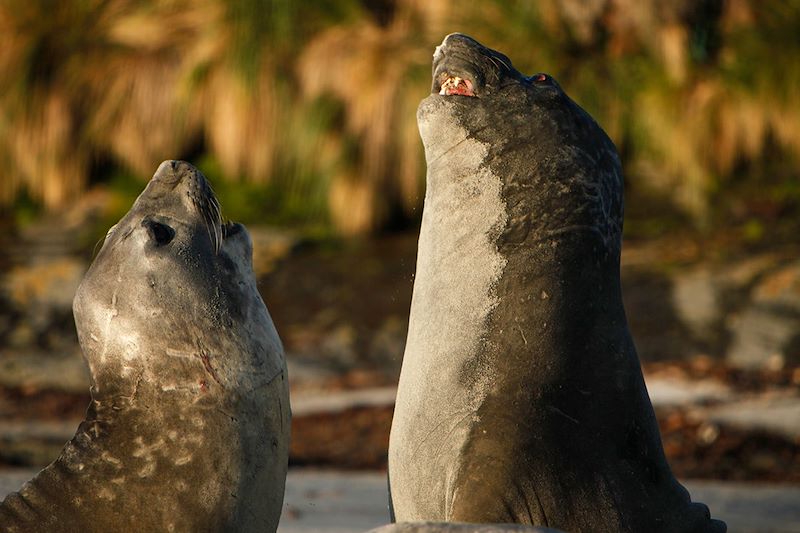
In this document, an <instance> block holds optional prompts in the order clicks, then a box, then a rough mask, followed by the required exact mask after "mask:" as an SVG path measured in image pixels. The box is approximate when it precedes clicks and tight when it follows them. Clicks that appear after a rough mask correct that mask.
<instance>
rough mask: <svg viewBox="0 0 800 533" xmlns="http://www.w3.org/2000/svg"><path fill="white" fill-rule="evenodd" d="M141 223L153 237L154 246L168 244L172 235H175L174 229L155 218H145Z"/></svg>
mask: <svg viewBox="0 0 800 533" xmlns="http://www.w3.org/2000/svg"><path fill="white" fill-rule="evenodd" d="M142 225H143V226H145V227H146V228H147V229H148V230H149V231H150V236H151V237H152V238H153V239H155V241H156V246H164V245H165V244H169V243H170V242H171V241H172V239H173V237H175V230H174V229H172V228H171V227H169V226H167V225H166V224H162V223H160V222H156V221H155V220H145V221H144V222H142Z"/></svg>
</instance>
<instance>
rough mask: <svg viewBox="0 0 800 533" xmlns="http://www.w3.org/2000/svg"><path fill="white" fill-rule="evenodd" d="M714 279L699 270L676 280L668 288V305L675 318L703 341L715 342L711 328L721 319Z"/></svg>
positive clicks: (718, 297) (707, 273)
mask: <svg viewBox="0 0 800 533" xmlns="http://www.w3.org/2000/svg"><path fill="white" fill-rule="evenodd" d="M715 279H716V278H715V277H714V276H713V275H712V273H711V271H710V270H708V269H706V268H701V269H698V270H695V271H693V272H690V273H688V274H684V275H682V276H678V277H676V278H675V279H674V281H673V285H672V305H673V307H674V309H675V312H676V313H677V315H678V318H679V319H680V320H681V321H682V322H683V323H684V324H685V325H686V327H687V328H688V329H689V331H690V332H691V333H692V334H693V335H694V336H695V337H697V338H699V339H702V340H704V341H713V340H715V338H714V337H715V335H714V331H715V326H716V323H717V322H719V321H720V317H721V315H722V313H721V309H720V301H719V300H720V295H719V293H720V288H719V286H718V284H717V282H716V281H715Z"/></svg>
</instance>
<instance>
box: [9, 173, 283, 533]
mask: <svg viewBox="0 0 800 533" xmlns="http://www.w3.org/2000/svg"><path fill="white" fill-rule="evenodd" d="M251 256H252V244H251V241H250V237H249V235H248V233H247V231H246V230H245V229H244V227H243V226H241V225H240V224H230V223H229V224H222V221H221V218H220V211H219V204H218V203H217V200H216V198H215V197H214V194H213V192H212V191H211V188H210V187H209V185H208V183H207V182H206V180H205V178H204V177H203V175H202V174H201V173H200V172H199V171H197V169H195V168H194V167H192V166H191V165H189V164H188V163H184V162H181V161H165V162H164V163H162V164H161V166H160V167H159V168H158V170H157V171H156V173H155V176H154V177H153V179H152V180H151V181H150V183H149V184H148V186H147V188H146V189H145V191H144V192H143V193H142V194H141V195H140V196H139V198H138V199H137V200H136V203H135V204H134V205H133V207H132V208H131V210H130V211H129V212H128V213H127V214H126V215H125V216H124V217H123V218H122V219H121V220H120V221H119V223H118V224H117V225H116V226H114V227H113V228H112V229H111V230H110V231H109V232H108V235H107V236H106V239H105V242H104V244H103V247H102V249H101V250H100V252H99V254H98V255H97V258H96V259H95V260H94V262H93V264H92V265H91V267H90V268H89V271H88V272H87V274H86V276H85V277H84V279H83V282H82V283H81V285H80V288H79V289H78V292H77V294H76V296H75V300H74V303H73V311H74V314H75V324H76V326H77V330H78V337H79V340H80V344H81V347H82V349H83V354H84V357H85V359H86V362H87V363H88V365H89V369H90V372H91V377H92V385H91V395H92V401H91V404H90V406H89V408H88V411H87V413H86V419H85V420H84V421H83V422H82V423H81V425H80V427H79V428H78V430H77V433H76V434H75V436H74V437H73V439H72V440H71V441H70V442H69V443H67V444H66V446H65V447H64V449H63V451H62V452H61V456H60V457H59V458H58V459H57V460H56V461H54V462H53V463H52V464H50V465H49V466H47V467H46V468H45V469H44V470H42V471H41V472H40V473H39V474H38V475H37V476H36V477H34V478H33V479H32V480H31V481H29V482H28V483H26V484H25V485H24V486H23V487H22V488H21V489H20V491H19V492H17V493H12V494H11V495H9V496H8V497H7V498H6V499H5V501H4V502H3V503H2V504H0V531H3V532H6V533H11V532H29V531H30V532H33V531H36V532H40V531H59V532H72V531H75V532H78V531H80V532H90V531H97V532H101V531H103V532H108V531H148V532H152V531H191V532H197V531H275V530H276V529H277V526H278V519H279V517H280V512H281V506H282V504H283V493H284V486H285V482H286V469H287V462H288V445H289V425H290V416H291V415H290V409H289V393H288V383H287V375H286V363H285V359H284V355H283V347H282V345H281V341H280V339H279V338H278V334H277V332H276V331H275V327H274V326H273V324H272V320H271V319H270V316H269V313H268V312H267V309H266V307H265V306H264V302H263V301H262V299H261V297H260V295H259V293H258V291H257V289H256V283H255V279H254V276H253V271H252V265H251Z"/></svg>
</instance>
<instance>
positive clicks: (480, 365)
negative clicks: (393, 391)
mask: <svg viewBox="0 0 800 533" xmlns="http://www.w3.org/2000/svg"><path fill="white" fill-rule="evenodd" d="M451 76H459V77H461V78H464V79H468V80H470V83H471V84H472V90H473V92H474V96H462V95H458V94H453V95H449V96H447V95H445V96H443V95H440V94H439V92H440V89H441V86H442V83H443V81H444V80H445V79H446V78H448V77H451ZM433 77H434V82H433V90H432V94H431V95H430V96H428V97H427V98H426V99H425V100H423V101H422V103H421V104H420V106H419V110H418V113H417V118H418V123H419V130H420V134H421V136H422V141H423V143H424V145H425V156H426V159H427V163H428V174H427V192H426V197H425V208H424V212H423V217H422V228H421V231H420V237H419V251H418V256H417V271H416V278H415V282H414V294H413V300H412V304H411V315H410V323H409V332H408V340H407V344H406V350H405V355H404V359H403V367H402V372H401V375H400V383H399V387H398V392H397V404H396V407H395V414H394V420H393V422H392V430H391V437H390V442H389V484H390V492H391V502H390V503H391V505H392V506H393V512H394V515H395V519H396V520H397V521H398V522H399V521H425V520H428V521H456V522H479V523H522V524H533V525H540V526H550V527H555V528H559V529H563V530H566V531H570V532H578V531H591V532H598V531H609V532H610V531H614V532H618V531H631V532H641V531H725V529H726V526H725V524H724V523H723V522H720V521H717V520H711V519H710V517H709V511H708V508H707V507H706V506H704V505H702V504H698V503H692V502H691V500H690V497H689V494H688V492H687V491H686V490H685V489H684V488H683V487H682V486H681V485H680V484H679V483H678V482H677V481H676V480H675V478H674V477H673V475H672V473H671V471H670V469H669V466H668V464H667V461H666V459H665V457H664V452H663V449H662V446H661V439H660V435H659V430H658V425H657V423H656V419H655V416H654V414H653V408H652V405H651V403H650V399H649V397H648V394H647V390H646V388H645V384H644V380H643V378H642V373H641V368H640V365H639V360H638V357H637V355H636V350H635V348H634V344H633V341H632V339H631V336H630V333H629V331H628V326H627V321H626V318H625V310H624V308H623V305H622V298H621V289H620V278H619V266H620V247H621V231H622V209H623V199H622V192H623V191H622V185H623V184H622V171H621V168H620V162H619V158H618V156H617V153H616V150H615V148H614V145H613V143H612V142H611V141H610V140H609V138H608V137H607V136H606V135H605V133H604V132H603V130H602V129H601V128H600V127H599V126H598V125H597V124H596V123H595V122H594V120H592V118H591V117H590V116H589V115H588V114H587V113H586V112H585V111H583V110H582V109H581V108H580V107H579V106H578V105H577V104H575V103H574V102H573V101H572V100H570V98H569V97H568V96H567V95H566V94H564V92H563V91H562V90H561V88H560V87H559V86H558V84H557V83H556V82H555V81H554V80H553V79H552V78H551V77H550V76H546V75H537V76H533V77H530V78H527V77H525V76H523V75H522V74H520V73H519V72H518V71H517V70H515V69H514V68H513V67H512V66H511V62H510V61H509V59H508V58H507V57H506V56H504V55H503V54H500V53H498V52H496V51H493V50H490V49H488V48H485V47H483V46H482V45H480V44H479V43H477V42H476V41H474V40H473V39H471V38H469V37H467V36H464V35H460V34H453V35H449V36H448V37H446V38H445V40H444V42H443V43H442V45H441V46H439V47H438V48H437V49H436V52H435V54H434V60H433Z"/></svg>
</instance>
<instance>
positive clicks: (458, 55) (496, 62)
mask: <svg viewBox="0 0 800 533" xmlns="http://www.w3.org/2000/svg"><path fill="white" fill-rule="evenodd" d="M505 78H511V79H516V80H519V79H521V78H522V76H521V74H519V72H517V70H516V69H514V67H513V66H512V65H511V61H510V60H509V59H508V57H506V56H505V55H503V54H501V53H500V52H497V51H495V50H492V49H490V48H486V47H485V46H483V45H482V44H481V43H479V42H478V41H476V40H475V39H473V38H472V37H470V36H468V35H464V34H463V33H451V34H450V35H448V36H447V37H445V38H444V40H443V41H442V44H440V45H439V46H437V47H436V50H435V51H434V54H433V87H432V89H431V92H432V93H434V94H440V95H442V96H453V95H458V96H476V97H480V96H484V95H486V94H488V93H490V92H492V90H494V89H497V88H499V87H500V86H501V85H502V82H503V80H504V79H505Z"/></svg>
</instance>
